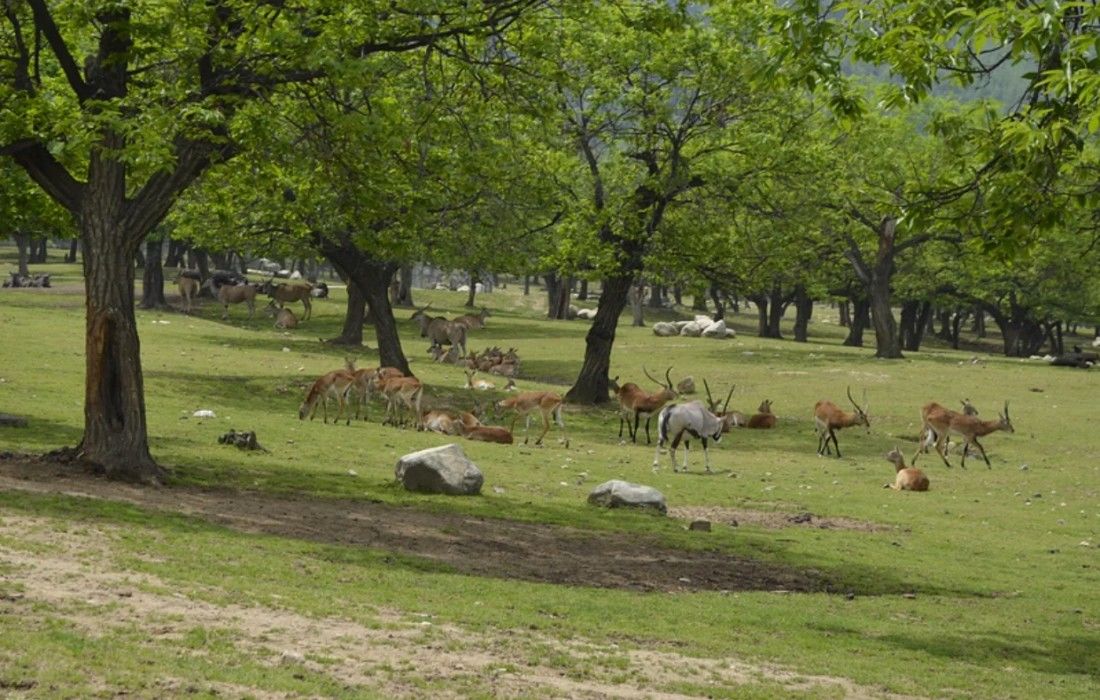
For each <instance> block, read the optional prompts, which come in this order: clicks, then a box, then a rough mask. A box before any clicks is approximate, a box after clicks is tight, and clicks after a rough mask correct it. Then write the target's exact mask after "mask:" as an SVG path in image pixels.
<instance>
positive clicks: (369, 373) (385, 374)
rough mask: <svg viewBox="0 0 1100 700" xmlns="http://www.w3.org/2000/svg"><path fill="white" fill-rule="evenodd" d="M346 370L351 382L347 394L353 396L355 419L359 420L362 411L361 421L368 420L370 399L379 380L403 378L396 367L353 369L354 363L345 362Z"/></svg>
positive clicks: (402, 374) (403, 374) (402, 373)
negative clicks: (350, 374) (351, 379)
mask: <svg viewBox="0 0 1100 700" xmlns="http://www.w3.org/2000/svg"><path fill="white" fill-rule="evenodd" d="M347 370H348V371H349V372H351V373H352V375H353V376H354V380H353V381H352V385H351V390H350V391H349V393H353V394H354V395H355V419H356V420H359V410H360V409H363V420H369V418H370V415H369V414H370V398H371V395H372V394H373V393H374V392H375V390H376V389H377V388H378V387H377V382H378V379H379V378H382V379H383V380H385V379H396V378H397V377H404V376H405V373H404V372H402V371H401V370H399V369H397V368H396V367H375V368H374V369H355V363H354V362H352V361H351V360H350V359H349V360H347Z"/></svg>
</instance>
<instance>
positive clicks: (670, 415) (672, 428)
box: [653, 401, 730, 472]
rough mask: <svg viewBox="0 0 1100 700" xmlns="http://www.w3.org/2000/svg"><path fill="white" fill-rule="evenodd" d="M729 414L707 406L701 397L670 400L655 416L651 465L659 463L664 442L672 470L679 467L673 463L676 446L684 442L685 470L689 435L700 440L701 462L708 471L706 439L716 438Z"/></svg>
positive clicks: (724, 429)
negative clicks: (653, 450) (687, 399)
mask: <svg viewBox="0 0 1100 700" xmlns="http://www.w3.org/2000/svg"><path fill="white" fill-rule="evenodd" d="M728 420H730V419H729V417H728V416H727V417H719V416H716V415H714V414H713V413H711V412H710V411H708V410H707V408H706V406H704V405H703V402H702V401H690V402H688V403H682V404H671V405H669V406H665V407H664V408H663V409H661V413H660V414H659V415H658V416H657V452H656V453H654V455H653V466H654V467H657V466H659V465H660V457H661V448H662V447H664V445H665V443H666V442H667V443H668V444H669V445H668V457H669V460H671V462H672V471H674V472H676V471H680V470H679V468H678V467H677V466H676V448H677V447H679V446H680V442H681V441H682V442H683V443H684V471H685V472H686V471H687V470H688V443H689V441H690V439H691V438H698V439H699V440H702V441H703V464H704V465H705V466H706V469H707V471H708V472H709V471H710V452H708V451H707V441H708V440H713V441H714V442H718V441H719V440H721V439H722V433H723V432H727V431H728V429H727V428H726V423H727V421H728Z"/></svg>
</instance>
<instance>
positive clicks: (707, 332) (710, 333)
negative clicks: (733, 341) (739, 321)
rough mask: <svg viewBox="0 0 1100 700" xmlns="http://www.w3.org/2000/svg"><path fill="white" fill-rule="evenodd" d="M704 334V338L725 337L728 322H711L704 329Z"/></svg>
mask: <svg viewBox="0 0 1100 700" xmlns="http://www.w3.org/2000/svg"><path fill="white" fill-rule="evenodd" d="M702 335H703V337H704V338H725V337H726V322H725V321H721V320H719V321H713V322H711V324H710V325H709V326H707V327H706V328H704V329H703V333H702Z"/></svg>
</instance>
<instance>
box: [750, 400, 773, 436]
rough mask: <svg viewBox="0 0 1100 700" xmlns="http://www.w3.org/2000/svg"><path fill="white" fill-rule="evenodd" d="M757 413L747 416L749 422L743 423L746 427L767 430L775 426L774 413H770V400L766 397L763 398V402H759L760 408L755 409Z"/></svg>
mask: <svg viewBox="0 0 1100 700" xmlns="http://www.w3.org/2000/svg"><path fill="white" fill-rule="evenodd" d="M756 410H757V413H755V414H753V416H752V417H751V418H749V422H748V423H747V424H746V425H745V427H746V428H757V429H763V430H768V429H771V428H774V427H775V420H776V419H775V414H774V413H772V402H771V401H770V400H768V399H764V402H763V403H761V404H760V408H758V409H756Z"/></svg>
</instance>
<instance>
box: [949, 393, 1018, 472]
mask: <svg viewBox="0 0 1100 700" xmlns="http://www.w3.org/2000/svg"><path fill="white" fill-rule="evenodd" d="M951 414H952V415H950V416H946V417H944V416H939V415H933V416H931V417H930V419H929V425H930V427H931V429H932V430H934V431H935V433H936V435H937V436H938V437H937V439H936V452H937V453H938V454H939V456H940V458H941V459H942V460H943V463H944V464H946V465H947V466H948V467H950V466H951V463H950V462H948V461H947V449H946V447H947V445H946V443H947V438H948V436H949V435H950V434H955V435H959V436H961V437H962V438H963V454H962V462H961V465H962V468H963V469H966V456H967V455H968V454H969V453H970V446H971V445H974V446H975V447H977V448H978V452H979V453H981V455H982V459H983V460H985V466H986V467H987V468H989V469H992V468H993V465H991V464H990V463H989V457H988V456H986V454H985V448H984V447H982V443H980V442H978V438H980V437H985V436H986V435H989V434H990V433H994V432H996V431H998V430H1003V431H1005V432H1007V433H1014V432H1016V429H1015V428H1014V427H1013V426H1012V419H1011V418H1010V417H1009V415H1008V402H1007V401H1005V410H1004V413H1001V414H1000V415H998V416H997V419H996V420H982V419H981V418H978V417H977V416H969V415H966V414H965V413H955V412H953V411H952V412H951ZM945 421H946V422H945Z"/></svg>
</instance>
